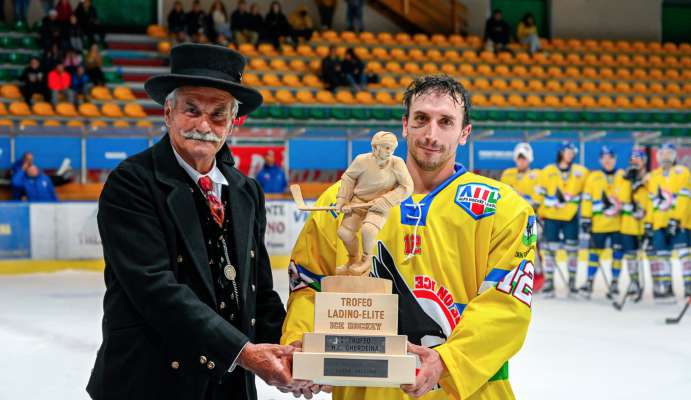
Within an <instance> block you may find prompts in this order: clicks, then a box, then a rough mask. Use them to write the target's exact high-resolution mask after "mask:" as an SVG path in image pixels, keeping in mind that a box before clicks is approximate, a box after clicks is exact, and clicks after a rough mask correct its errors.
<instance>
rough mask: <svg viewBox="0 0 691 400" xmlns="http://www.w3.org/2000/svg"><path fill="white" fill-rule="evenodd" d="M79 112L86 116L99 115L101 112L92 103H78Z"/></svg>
mask: <svg viewBox="0 0 691 400" xmlns="http://www.w3.org/2000/svg"><path fill="white" fill-rule="evenodd" d="M79 114H81V115H82V116H84V117H87V118H93V117H100V116H101V112H100V111H98V107H96V105H94V104H93V103H82V104H80V105H79Z"/></svg>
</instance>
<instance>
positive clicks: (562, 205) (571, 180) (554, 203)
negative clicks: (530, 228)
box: [536, 164, 588, 221]
mask: <svg viewBox="0 0 691 400" xmlns="http://www.w3.org/2000/svg"><path fill="white" fill-rule="evenodd" d="M587 178H588V170H587V169H586V168H585V167H583V166H582V165H578V164H573V165H571V168H570V169H569V170H568V171H567V172H562V171H561V170H560V169H559V167H558V166H557V165H555V164H550V165H548V166H546V167H545V168H544V169H543V170H542V172H541V173H540V179H539V180H538V186H537V188H536V190H537V194H538V195H539V196H541V198H542V201H541V203H540V208H539V209H538V215H540V217H542V218H546V219H555V220H559V221H570V220H571V219H573V218H574V217H575V216H576V213H577V212H578V206H579V204H580V202H581V192H582V191H583V186H584V185H585V180H586V179H587Z"/></svg>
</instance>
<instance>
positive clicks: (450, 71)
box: [441, 63, 472, 75]
mask: <svg viewBox="0 0 691 400" xmlns="http://www.w3.org/2000/svg"><path fill="white" fill-rule="evenodd" d="M464 65H467V64H464ZM471 69H472V66H471ZM441 72H443V73H445V74H446V75H455V74H456V72H457V69H456V65H455V64H451V63H444V64H442V65H441Z"/></svg>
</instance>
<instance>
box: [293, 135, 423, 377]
mask: <svg viewBox="0 0 691 400" xmlns="http://www.w3.org/2000/svg"><path fill="white" fill-rule="evenodd" d="M396 145H397V139H396V136H395V135H394V134H393V133H390V132H378V133H377V134H375V135H374V137H373V138H372V152H371V153H367V154H362V155H359V156H358V157H357V158H356V159H355V160H354V161H353V162H352V164H351V165H350V166H349V167H348V169H347V170H346V171H345V173H344V174H343V177H342V178H341V187H340V190H339V192H338V195H337V203H336V205H335V206H333V207H308V206H307V205H306V204H305V203H304V200H303V198H302V192H301V190H300V187H299V186H298V185H292V186H291V187H290V190H291V194H292V195H293V199H294V201H295V203H296V204H297V206H298V208H299V209H301V210H305V211H338V212H342V213H343V214H344V217H343V220H342V221H341V224H340V226H339V228H338V232H337V233H338V236H339V238H340V239H341V241H342V242H343V244H344V245H345V247H346V250H347V251H348V264H347V265H344V266H338V267H337V268H336V269H335V270H336V275H333V276H326V277H324V278H323V279H322V280H321V291H320V292H317V293H315V298H314V332H309V333H305V334H304V337H303V342H302V351H301V352H295V353H294V354H293V378H295V379H304V380H310V381H313V382H315V383H317V384H325V385H332V386H382V387H383V386H395V387H397V386H400V385H402V384H413V383H415V367H416V358H415V356H414V355H408V354H407V352H406V346H407V337H406V336H405V335H398V295H396V294H393V293H392V282H391V281H390V280H387V279H380V278H374V277H370V276H368V275H369V272H370V269H371V258H372V256H371V254H372V251H373V248H374V244H375V240H376V236H377V234H378V233H379V230H381V228H382V226H383V225H384V223H385V222H386V217H387V215H388V210H389V209H390V208H391V207H393V206H396V205H398V204H400V203H401V202H402V201H403V200H405V199H406V198H408V197H409V196H410V195H411V193H412V190H413V183H412V178H411V177H410V174H409V173H408V170H407V168H406V166H405V162H404V161H403V160H402V159H400V158H399V157H396V156H393V151H394V150H395V148H396ZM358 232H359V233H360V234H361V235H360V236H361V237H362V253H360V243H359V241H358V239H357V237H358Z"/></svg>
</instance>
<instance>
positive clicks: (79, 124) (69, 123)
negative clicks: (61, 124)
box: [65, 119, 84, 128]
mask: <svg viewBox="0 0 691 400" xmlns="http://www.w3.org/2000/svg"><path fill="white" fill-rule="evenodd" d="M65 125H66V126H69V127H71V128H83V127H84V123H83V122H82V120H80V119H71V120H69V121H67V124H65Z"/></svg>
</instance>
